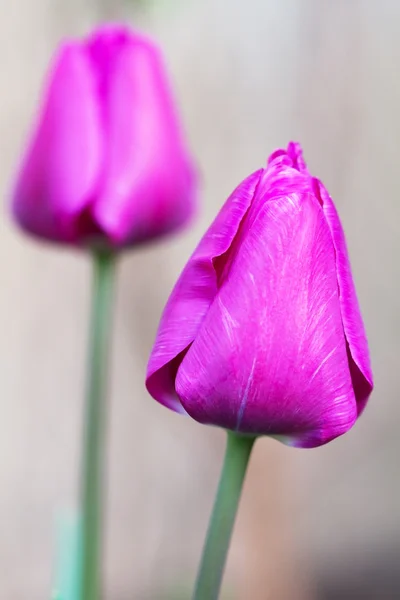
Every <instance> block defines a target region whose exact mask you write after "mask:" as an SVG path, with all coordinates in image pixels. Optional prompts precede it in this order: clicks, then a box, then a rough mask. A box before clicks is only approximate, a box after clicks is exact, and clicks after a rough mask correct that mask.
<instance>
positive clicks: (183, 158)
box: [13, 26, 194, 247]
mask: <svg viewBox="0 0 400 600" xmlns="http://www.w3.org/2000/svg"><path fill="white" fill-rule="evenodd" d="M193 187H194V169H193V165H192V162H191V159H190V156H189V154H188V152H187V150H186V147H185V143H184V140H183V136H182V132H181V128H180V125H179V122H178V119H177V115H176V111H175V107H174V103H173V99H172V96H171V92H170V89H169V85H168V81H167V77H166V74H165V70H164V65H163V60H162V56H161V53H160V51H159V50H158V48H157V47H156V46H155V45H154V43H153V42H152V41H150V40H148V39H147V38H145V37H143V36H142V35H139V34H137V33H135V32H132V31H130V30H129V29H128V28H126V27H122V26H121V27H120V26H105V27H102V28H100V29H98V30H97V31H95V32H94V33H93V34H92V35H90V36H89V37H87V39H84V40H79V41H78V40H72V41H67V42H66V43H64V44H62V45H61V47H60V49H59V51H58V53H57V55H56V57H55V59H54V61H53V64H52V67H51V69H50V73H49V76H48V81H47V86H46V93H45V94H44V100H43V103H42V108H41V110H40V114H39V118H38V121H37V124H36V127H35V128H34V134H33V137H32V141H31V143H30V144H29V146H28V150H27V152H26V155H25V157H24V160H23V163H22V166H21V169H20V171H19V174H18V177H17V181H16V184H15V189H14V193H13V212H14V216H15V218H16V220H17V221H18V223H19V224H20V225H21V227H22V228H23V229H25V230H26V231H28V232H29V233H31V234H33V235H35V236H39V237H41V238H45V239H47V240H51V241H54V242H60V243H68V244H75V245H90V244H92V243H93V242H95V243H98V242H100V243H101V245H103V246H104V245H107V246H109V247H121V246H127V245H132V244H137V243H139V242H142V241H145V240H148V239H151V238H155V237H157V236H161V235H163V234H165V233H168V232H171V231H173V230H175V229H177V228H179V227H181V226H182V225H183V224H185V223H186V222H187V221H188V219H189V218H190V217H191V215H192V213H193V209H194V200H193Z"/></svg>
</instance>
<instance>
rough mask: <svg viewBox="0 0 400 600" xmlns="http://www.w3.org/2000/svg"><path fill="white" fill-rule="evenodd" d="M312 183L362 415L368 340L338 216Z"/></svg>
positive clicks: (368, 376)
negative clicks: (332, 258) (331, 256)
mask: <svg viewBox="0 0 400 600" xmlns="http://www.w3.org/2000/svg"><path fill="white" fill-rule="evenodd" d="M314 183H315V186H316V192H317V195H318V197H319V198H320V199H321V202H322V206H323V210H324V214H325V218H326V220H327V223H328V226H329V229H330V231H331V235H332V239H333V244H334V246H335V251H336V268H337V279H338V285H339V290H340V297H339V298H340V307H341V312H342V319H343V327H344V332H345V335H346V339H347V342H348V345H349V353H350V357H349V358H350V361H351V364H350V370H351V373H352V377H353V385H354V393H355V396H356V399H357V405H358V412H359V413H361V412H362V410H363V409H364V407H365V404H366V402H367V400H368V397H369V395H370V393H371V391H372V388H373V376H372V369H371V363H370V357H369V350H368V342H367V337H366V334H365V329H364V324H363V320H362V317H361V312H360V307H359V304H358V300H357V295H356V290H355V286H354V281H353V277H352V274H351V267H350V261H349V257H348V252H347V246H346V240H345V236H344V232H343V228H342V225H341V223H340V219H339V216H338V214H337V211H336V208H335V205H334V204H333V202H332V199H331V198H330V196H329V194H328V192H327V191H326V189H325V187H324V186H323V185H322V183H321V182H320V181H318V180H316V179H315V180H314Z"/></svg>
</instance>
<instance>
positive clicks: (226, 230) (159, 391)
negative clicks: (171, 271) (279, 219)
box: [146, 169, 263, 412]
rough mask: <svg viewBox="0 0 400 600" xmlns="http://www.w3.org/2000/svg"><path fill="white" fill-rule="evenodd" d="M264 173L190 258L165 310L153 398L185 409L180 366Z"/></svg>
mask: <svg viewBox="0 0 400 600" xmlns="http://www.w3.org/2000/svg"><path fill="white" fill-rule="evenodd" d="M262 172H263V170H262V169H260V170H259V171H257V172H255V173H253V174H252V175H250V176H249V177H248V178H247V179H245V180H244V181H243V182H242V183H241V184H240V185H239V186H238V187H237V188H236V190H235V191H234V192H233V193H232V195H231V196H230V197H229V198H228V200H227V201H226V203H225V204H224V206H223V207H222V209H221V211H220V212H219V214H218V215H217V217H216V219H215V220H214V222H213V224H212V225H211V227H210V228H209V230H208V231H207V233H206V234H205V235H204V237H203V238H202V240H201V242H200V244H199V245H198V247H197V248H196V250H195V252H194V253H193V255H192V257H191V258H190V259H189V261H188V263H187V265H186V267H185V269H184V270H183V272H182V274H181V276H180V278H179V279H178V281H177V283H176V285H175V288H174V290H173V292H172V294H171V296H170V298H169V300H168V303H167V305H166V307H165V309H164V313H163V315H162V318H161V323H160V326H159V329H158V333H157V337H156V341H155V344H154V348H153V351H152V353H151V356H150V360H149V364H148V369H147V381H146V385H147V389H148V391H149V393H150V394H151V395H152V396H153V398H155V399H156V400H158V401H159V402H161V403H162V404H164V405H165V406H167V407H169V408H172V409H173V410H176V411H177V412H184V410H183V409H182V406H181V404H180V401H179V398H178V397H177V395H176V391H175V375H176V371H177V369H178V367H179V365H180V362H181V360H182V358H183V354H184V353H185V351H186V350H187V348H188V347H189V345H190V344H191V343H192V342H193V340H194V338H195V337H196V335H197V333H198V331H199V328H200V326H201V323H202V321H203V319H204V317H205V315H206V314H207V311H208V310H209V308H210V305H211V304H212V302H213V300H214V298H215V295H216V293H217V275H216V272H215V270H214V266H213V259H214V258H216V257H218V256H220V255H222V254H223V253H224V252H226V251H227V250H228V248H229V247H230V245H231V244H232V242H233V240H234V238H235V235H236V233H237V231H238V228H239V225H240V223H241V221H242V219H243V217H244V215H245V214H246V211H247V210H248V208H249V206H250V204H251V201H252V198H253V195H254V192H255V189H256V186H257V183H258V181H259V179H260V176H261V173H262Z"/></svg>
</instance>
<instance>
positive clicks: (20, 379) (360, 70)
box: [0, 0, 400, 600]
mask: <svg viewBox="0 0 400 600" xmlns="http://www.w3.org/2000/svg"><path fill="white" fill-rule="evenodd" d="M128 4H129V2H128V1H126V2H120V3H119V4H118V2H111V0H110V1H109V2H107V0H102V1H101V2H100V0H99V3H98V4H96V2H95V0H87V1H86V2H84V0H69V2H66V1H65V0H13V2H9V0H7V1H6V0H0V57H1V58H0V60H1V73H2V78H1V84H0V85H1V94H0V152H1V162H0V186H1V190H2V196H3V198H4V199H5V200H6V199H7V190H8V189H9V186H10V178H11V175H12V172H13V168H14V166H15V164H16V161H17V159H18V155H19V152H20V151H21V148H22V146H23V139H24V135H25V132H26V128H27V126H28V123H29V120H30V117H31V115H32V112H33V110H34V107H35V103H36V100H37V97H38V93H39V88H40V82H41V80H42V76H43V72H44V69H45V68H46V65H47V62H48V59H49V57H50V54H51V51H52V49H53V47H54V46H55V44H56V43H57V42H58V40H59V39H60V37H62V36H64V35H66V34H68V35H70V34H74V35H75V34H81V33H83V32H84V31H86V30H87V28H88V27H89V26H90V25H91V24H92V23H93V22H97V21H99V20H100V19H101V18H102V15H107V16H108V17H113V18H114V17H118V18H122V17H127V18H130V20H131V22H132V23H136V24H137V26H140V27H143V28H145V29H146V30H147V31H149V32H150V33H152V34H153V35H156V36H158V37H159V39H160V41H161V42H162V44H163V47H164V49H165V52H166V55H167V58H168V61H169V67H170V71H171V75H172V77H173V79H174V82H175V87H176V90H177V95H179V99H180V103H181V106H182V111H183V114H184V118H185V123H186V128H187V132H188V136H189V139H190V142H191V146H192V148H193V151H194V152H195V153H196V155H197V157H198V163H199V169H200V172H201V178H202V193H201V200H202V205H201V212H200V215H199V219H198V221H197V223H196V225H195V227H194V228H193V230H192V231H190V232H186V233H185V234H182V235H180V236H178V237H176V238H175V239H172V240H170V241H169V242H168V243H167V244H165V245H164V246H162V247H161V246H157V245H156V246H153V247H151V248H148V249H146V250H140V251H137V252H132V253H131V254H130V255H129V256H126V258H124V259H123V261H122V264H121V265H120V273H119V287H118V302H117V310H116V328H115V344H114V357H113V372H112V386H111V387H112V394H113V401H112V405H111V407H110V417H111V427H110V437H109V445H110V461H109V478H108V479H109V485H108V511H107V549H106V586H107V600H108V599H109V600H128V599H129V600H131V599H133V598H135V599H138V600H155V599H158V598H159V597H160V598H161V596H159V595H158V592H159V590H160V589H162V588H164V589H173V586H174V585H175V583H176V582H177V581H182V580H183V581H185V580H186V581H187V582H188V583H189V584H190V582H191V581H192V578H193V576H194V571H195V567H196V562H197V559H198V555H199V552H200V548H201V543H202V539H203V535H204V528H205V525H206V522H207V519H208V515H209V511H210V507H211V501H212V495H213V492H214V487H215V484H216V481H217V476H218V471H219V467H220V461H221V456H222V450H223V435H222V434H221V433H220V432H218V431H216V430H209V429H206V428H202V427H200V426H199V425H197V424H195V423H192V422H190V421H187V420H185V419H183V418H181V417H178V416H176V415H174V414H172V413H169V412H168V411H167V410H165V409H163V408H161V407H159V406H158V405H156V403H154V402H153V401H152V400H151V399H150V398H148V396H147V394H146V392H145V391H144V389H143V376H144V369H145V365H146V360H147V355H148V352H149V350H150V347H151V343H152V339H153V336H154V334H155V329H156V326H157V321H158V318H159V315H160V312H161V310H162V307H163V304H164V302H165V300H166V298H167V296H168V293H169V291H170V289H171V287H172V285H173V283H174V280H175V279H176V277H177V275H178V273H179V271H180V269H181V268H182V266H183V264H184V262H185V260H186V258H187V256H188V254H189V252H190V251H191V250H192V248H193V246H194V244H195V243H196V241H197V239H198V238H199V236H200V235H201V233H202V231H203V230H204V227H205V226H206V225H207V224H208V223H209V221H210V219H211V218H212V217H213V215H215V213H216V211H217V210H218V208H219V206H220V205H221V204H222V202H223V200H224V199H225V197H226V196H227V195H228V194H229V193H230V191H231V190H232V189H233V187H235V185H236V184H237V183H238V182H239V181H240V180H241V178H243V177H244V176H246V175H247V174H248V173H249V172H250V171H251V170H254V169H255V168H258V167H259V166H260V165H263V164H264V162H265V159H266V157H267V155H268V154H269V152H270V151H271V150H272V149H273V148H274V147H276V146H282V145H284V144H286V142H287V141H288V140H289V139H291V138H294V139H298V140H300V141H301V142H302V144H303V146H304V148H305V152H306V158H307V160H308V163H309V165H310V167H311V169H312V170H313V171H314V172H315V173H316V174H318V175H319V176H320V177H321V178H322V179H323V180H324V182H325V183H326V185H327V186H328V188H329V189H330V191H331V193H332V195H333V197H334V198H335V200H336V203H337V206H338V208H339V211H340V214H341V216H342V220H343V223H344V226H345V229H346V232H347V237H348V244H349V248H350V253H351V258H352V264H353V269H354V275H355V279H356V283H357V288H358V292H359V297H360V301H361V305H362V309H363V314H364V317H365V321H366V325H367V329H368V333H369V338H370V343H371V351H372V359H373V365H374V371H375V378H376V392H375V394H374V396H373V398H372V400H371V403H370V405H369V407H368V409H367V411H366V413H365V415H364V417H363V418H362V420H361V421H360V422H359V423H358V424H357V426H356V428H355V429H354V430H353V431H352V432H351V433H350V434H348V435H347V436H345V437H344V438H342V439H340V440H338V441H336V442H334V443H332V444H331V445H329V446H327V447H324V448H321V449H319V450H314V451H296V450H291V449H287V448H284V447H283V446H280V445H279V444H278V443H277V442H271V441H268V440H262V441H261V442H260V443H259V447H258V448H257V452H256V455H255V457H254V461H253V464H252V466H251V471H250V474H249V479H248V482H247V483H248V485H247V487H246V490H245V494H244V498H243V504H242V510H241V514H240V517H239V522H238V527H237V530H236V534H235V540H234V545H233V548H232V553H231V557H230V561H231V562H230V571H229V579H230V582H231V585H236V586H237V589H238V590H239V594H240V596H241V598H243V599H246V600H247V599H250V598H251V599H255V600H268V598H274V599H275V598H278V599H282V600H299V599H300V598H310V599H311V598H312V597H313V596H314V597H316V598H317V597H321V598H322V597H324V598H328V597H329V598H339V597H340V598H345V597H349V598H358V597H360V598H363V599H366V598H378V597H379V598H397V597H398V591H399V581H398V580H397V581H396V580H393V581H392V579H391V576H392V570H391V566H392V565H396V564H398V561H399V558H400V543H399V535H400V485H399V474H398V473H399V469H398V456H399V450H400V443H399V434H398V430H399V418H400V402H399V387H400V385H399V383H400V369H399V366H398V362H399V354H400V352H399V351H400V341H399V337H400V317H399V314H400V311H399V305H400V303H399V297H400V289H399V260H398V257H399V254H400V237H399V235H400V184H399V175H398V173H399V168H400V167H399V156H400V151H399V139H400V135H399V134H400V131H399V129H400V125H399V123H400V121H399V117H398V111H399V106H400V76H399V72H400V38H399V35H398V30H399V27H398V24H399V22H400V21H399V19H400V4H399V3H398V2H397V1H396V0H379V1H378V0H335V2H332V0H284V1H282V0H271V1H270V2H266V1H265V0H249V1H248V2H243V0H240V1H239V0H229V1H228V0H203V1H202V2H200V1H198V0H187V1H184V0H175V1H174V0H170V1H169V2H168V1H167V0H163V1H161V0H160V2H158V4H157V2H156V1H155V0H154V2H152V3H151V4H152V7H151V8H150V9H147V10H146V9H135V8H134V7H133V6H128ZM0 261H1V262H0V332H1V336H0V415H1V418H0V600H42V599H43V598H48V597H49V590H50V586H51V578H52V565H53V562H54V526H55V518H56V515H57V513H58V511H59V510H60V509H62V508H67V509H68V508H70V507H73V506H74V503H75V500H76V489H77V486H76V484H77V478H76V469H77V464H78V456H79V453H78V449H79V443H80V426H81V411H82V400H81V388H82V383H83V369H84V356H85V350H84V340H85V335H86V321H85V319H86V314H87V305H88V299H89V276H90V269H89V262H88V260H87V258H85V257H84V256H82V255H80V254H78V253H76V254H75V253H69V252H66V251H63V250H59V249H56V248H48V247H43V246H39V245H38V244H36V243H33V242H31V241H30V240H27V239H24V238H23V237H22V236H21V235H20V234H19V233H18V232H16V231H15V230H14V229H13V227H12V225H11V223H10V221H9V218H8V215H7V211H6V210H4V212H3V215H2V218H1V220H0ZM393 569H394V567H393ZM382 573H383V575H382ZM371 576H372V580H371V581H370V579H371ZM380 577H384V580H383V583H382V584H381V587H379V591H375V592H373V591H372V592H371V589H373V585H375V584H376V582H377V581H380V579H379V578H380ZM322 580H324V581H325V582H328V584H329V583H331V585H332V586H333V587H335V586H336V587H338V590H339V591H337V592H335V591H331V592H329V591H326V592H325V596H323V595H322V588H320V585H319V583H318V582H319V581H322ZM347 581H348V582H349V583H348V586H350V587H348V591H347V594H348V596H346V591H345V587H346V585H347V584H346V582H347ZM341 585H343V589H342V588H341V587H340V586H341ZM351 586H353V588H351ZM363 586H366V588H367V589H366V590H364V591H360V590H362V587H363ZM396 586H397V588H396ZM350 588H351V589H352V590H353V591H351V589H350ZM396 589H397V591H396ZM340 590H342V591H340ZM349 590H350V591H349ZM329 593H330V594H331V595H330V596H328V594H329ZM368 593H369V594H371V593H372V594H373V595H368ZM318 594H319V595H318ZM349 594H350V595H349ZM374 594H375V595H374ZM172 598H174V596H173V595H172Z"/></svg>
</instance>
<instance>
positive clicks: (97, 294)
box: [79, 250, 116, 600]
mask: <svg viewBox="0 0 400 600" xmlns="http://www.w3.org/2000/svg"><path fill="white" fill-rule="evenodd" d="M115 261H116V257H115V254H113V253H112V252H110V251H105V250H97V251H96V252H94V254H93V267H94V275H93V276H94V281H93V291H92V309H91V323H90V337H89V363H88V382H87V393H86V406H85V413H86V414H85V423H84V428H85V429H84V440H83V465H82V481H81V503H82V504H81V508H82V538H81V565H80V569H81V570H80V586H79V589H80V596H79V598H80V600H100V595H101V582H100V578H101V546H102V544H101V541H102V540H101V538H102V535H101V529H102V509H103V506H102V504H103V503H102V493H103V471H104V445H105V444H104V437H105V429H106V413H107V411H106V406H105V403H106V384H107V367H108V364H107V363H108V349H109V342H110V331H111V313H112V310H111V309H112V302H113V288H114V275H115Z"/></svg>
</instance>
